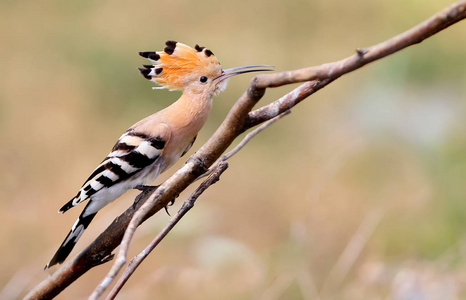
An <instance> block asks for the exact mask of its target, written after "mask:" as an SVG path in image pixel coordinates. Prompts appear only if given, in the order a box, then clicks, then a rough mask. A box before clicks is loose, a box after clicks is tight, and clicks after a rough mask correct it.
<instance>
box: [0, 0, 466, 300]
mask: <svg viewBox="0 0 466 300" xmlns="http://www.w3.org/2000/svg"><path fill="white" fill-rule="evenodd" d="M450 3H452V2H451V1H447V0H432V1H425V0H380V1H371V0H354V1H343V0H312V1H311V0H293V1H284V0H281V1H280V0H268V1H263V0H258V1H208V0H199V1H186V0H180V1H168V0H160V1H121V0H114V1H106V0H104V1H88V0H84V1H56V0H46V1H31V0H25V1H12V0H2V1H1V2H0V36H1V40H0V62H1V72H0V141H1V145H2V146H1V147H0V166H1V169H2V171H1V173H0V228H1V230H0V245H1V247H0V254H1V259H0V270H1V272H0V298H1V299H16V298H21V297H22V296H24V295H25V293H26V292H27V291H28V290H30V289H31V288H32V287H33V286H35V285H36V284H37V283H39V282H40V281H41V280H43V279H44V278H46V277H47V276H48V273H47V272H45V271H43V267H44V265H45V264H46V263H47V262H48V260H49V259H50V257H51V256H52V255H53V253H54V251H55V250H56V248H57V247H58V246H59V245H60V243H61V242H62V240H63V238H64V237H65V235H66V234H67V232H68V230H69V228H70V227H71V225H72V224H73V223H74V221H75V218H76V217H77V216H78V214H79V213H80V211H81V209H82V208H76V209H73V210H71V211H69V212H67V213H66V214H65V215H59V214H57V213H56V211H57V210H58V208H59V207H61V205H62V204H64V203H65V202H66V201H68V200H69V199H71V197H72V196H74V194H75V193H76V192H77V190H78V189H79V187H80V186H81V184H82V183H83V181H84V180H85V179H86V178H87V176H88V175H89V173H90V172H91V171H92V170H93V169H94V167H95V166H96V165H97V164H98V163H99V162H100V161H101V159H103V158H104V157H105V156H106V154H107V153H108V151H109V150H110V149H111V147H112V146H113V143H114V142H115V141H116V140H117V138H118V137H119V136H120V134H121V133H122V132H123V131H125V130H126V129H127V128H128V127H129V126H130V125H132V124H133V123H135V122H136V121H138V120H139V119H142V118H143V117H146V116H147V115H149V114H151V113H153V112H155V111H157V110H160V109H162V108H163V107H166V106H168V105H169V104H170V103H172V102H173V101H174V100H176V99H177V97H179V95H180V93H179V92H169V91H153V90H152V89H151V87H152V84H151V83H150V82H148V81H147V80H145V79H144V78H143V77H141V76H140V75H139V73H138V70H137V67H138V66H140V65H141V64H143V63H146V61H145V60H144V59H142V58H141V57H139V55H138V52H139V51H145V50H161V49H163V47H164V42H165V41H166V40H168V39H171V40H177V41H181V42H183V43H186V44H189V45H192V46H194V44H196V43H197V44H200V45H203V46H207V47H209V48H210V49H212V50H213V52H214V53H215V54H216V56H217V57H218V59H219V60H220V61H221V63H222V65H223V66H224V67H226V68H227V67H233V66H240V65H246V64H273V65H275V66H276V70H277V71H283V70H290V69H295V68H300V67H306V66H312V65H318V64H322V63H325V62H331V61H334V60H338V59H341V58H344V57H347V56H349V55H352V54H353V53H354V49H355V48H359V47H365V46H370V45H373V44H376V43H378V42H381V41H384V40H386V39H388V38H390V37H392V36H394V35H396V34H398V33H401V32H402V31H404V30H406V29H408V28H410V27H411V26H413V25H415V24H417V23H419V22H421V21H423V20H424V19H426V18H428V17H430V16H431V15H432V14H434V13H435V12H437V11H438V10H440V9H442V8H444V7H445V6H447V5H448V4H450ZM250 78H251V75H244V76H243V77H241V78H240V77H237V78H235V79H233V80H231V82H230V84H229V88H228V89H227V90H226V92H224V93H223V94H221V95H220V96H218V97H217V98H216V99H215V105H214V108H213V111H212V113H211V117H210V119H209V121H208V123H207V125H206V126H205V128H204V129H203V131H202V132H201V134H200V135H199V137H198V139H197V142H196V144H195V146H194V147H193V149H192V150H191V151H190V153H191V154H192V153H194V151H195V150H196V148H198V147H200V145H202V143H203V142H205V141H206V140H207V139H208V137H209V136H210V135H211V134H212V133H213V132H214V130H215V129H216V128H217V126H218V125H219V124H220V123H221V121H222V120H223V118H224V116H225V115H226V114H227V112H228V110H229V108H230V107H231V106H232V104H233V103H234V101H235V100H236V99H237V98H238V97H239V96H240V95H241V93H242V91H243V90H244V89H245V87H246V86H247V83H248V80H249V79H250ZM293 87H294V86H293ZM293 87H291V86H290V87H283V88H279V89H273V90H269V91H267V94H266V96H265V97H264V99H263V100H262V101H261V104H265V103H268V102H270V101H273V100H275V99H277V98H278V97H280V96H281V95H283V94H284V93H286V92H287V91H289V90H290V89H291V88H293ZM465 96H466V23H465V22H462V23H459V24H457V25H454V26H453V27H452V28H449V29H447V30H446V31H444V32H441V33H440V34H438V35H436V36H434V37H432V38H430V39H428V40H427V41H425V42H423V43H421V44H419V45H416V46H414V47H411V48H409V49H406V50H404V51H402V52H400V53H397V54H395V55H392V56H390V57H387V58H385V59H383V60H381V61H379V62H376V63H372V64H370V65H368V66H366V67H364V68H363V69H361V70H358V71H356V72H353V73H351V74H349V75H346V76H344V77H343V78H341V79H339V80H337V81H336V82H334V83H332V84H331V85H330V86H328V87H327V88H325V89H324V90H322V91H319V92H318V93H317V94H315V95H313V96H312V97H311V98H309V99H308V100H306V101H305V102H303V103H302V104H300V105H299V106H298V107H296V108H295V109H294V110H293V113H292V114H291V115H290V116H287V117H286V118H285V119H283V120H281V121H280V122H279V123H277V124H275V125H273V126H272V127H270V128H269V129H267V130H266V131H265V132H263V133H261V134H260V135H259V136H257V137H256V138H255V139H254V140H253V141H252V142H251V143H250V144H249V145H248V146H247V147H246V148H244V149H243V150H242V151H241V152H240V153H239V154H237V155H236V156H235V157H233V158H232V159H231V160H230V163H231V165H230V168H229V170H228V171H227V172H226V173H225V174H224V175H223V176H222V179H221V181H220V182H219V183H217V184H216V185H215V186H213V187H211V188H210V189H209V190H208V191H207V192H206V193H205V194H204V195H203V196H202V198H201V199H199V201H198V203H197V204H196V206H195V208H194V209H193V210H192V211H191V212H190V213H189V214H188V215H187V216H186V217H185V218H184V220H183V221H182V222H181V224H180V225H179V226H178V227H177V228H176V229H175V230H174V231H173V232H172V233H171V234H170V235H169V237H168V238H167V239H165V240H164V242H163V243H162V244H161V245H160V246H159V247H158V248H157V249H156V250H155V251H154V252H153V254H152V255H151V256H150V257H149V258H148V259H147V260H146V262H145V263H144V264H143V266H142V267H141V268H140V269H139V270H138V271H137V273H136V274H135V276H134V277H132V278H131V279H130V281H129V282H128V283H127V286H125V288H124V290H123V291H122V292H121V294H120V296H119V299H225V300H227V299H257V300H269V299H270V300H273V299H322V300H325V299H464V298H466V288H465V285H466V184H465V178H466V135H465V132H466V118H465V116H466V104H465V103H466V102H465ZM183 162H184V160H182V161H180V162H179V164H178V166H179V165H181V164H182V163H183ZM174 170H175V169H174V168H173V169H172V171H170V172H168V173H172V172H173V171H174ZM168 175H169V174H168ZM164 178H166V176H165V177H164ZM160 180H161V179H159V180H158V182H160ZM193 189H194V187H191V188H190V189H189V190H188V191H186V192H185V193H183V194H182V195H181V196H180V198H179V199H178V200H177V203H176V205H175V206H174V207H172V208H170V211H171V212H175V211H176V209H177V208H178V207H179V205H180V204H181V203H182V201H183V200H185V199H186V198H187V196H188V195H189V194H190V191H193ZM135 195H136V192H134V191H132V192H129V193H127V194H126V195H125V196H124V197H122V198H121V199H120V200H119V201H117V202H115V203H113V204H112V205H109V206H108V207H106V208H105V209H104V210H103V212H101V213H99V215H98V217H97V218H96V219H95V221H94V222H93V223H92V225H91V226H90V228H89V229H88V230H87V231H86V233H85V234H84V236H83V238H82V239H81V240H80V242H79V243H78V245H77V247H76V249H75V251H74V252H73V254H76V253H77V251H78V250H81V249H83V248H84V247H85V246H86V245H87V244H88V243H89V242H91V241H92V240H93V239H94V238H95V237H96V236H97V235H98V234H99V233H100V232H101V231H102V230H103V229H104V228H105V227H106V226H107V225H108V224H109V223H110V222H111V221H112V220H113V218H114V217H115V216H117V215H118V214H119V213H121V212H122V211H123V210H124V209H125V208H127V207H128V206H129V205H131V204H132V201H133V199H134V197H135ZM169 218H170V217H169V216H167V215H166V214H165V213H159V214H158V215H156V216H155V217H154V218H152V219H151V220H149V221H148V222H146V223H145V224H144V225H143V226H142V227H141V228H140V230H139V231H138V232H137V235H136V238H135V240H134V243H133V244H132V246H131V253H130V254H131V255H135V254H137V253H138V251H140V250H141V249H142V248H143V247H144V246H145V245H146V244H147V243H148V242H149V241H150V240H151V239H152V237H153V236H155V235H156V234H157V232H158V231H159V230H160V229H161V228H162V226H163V225H164V224H166V223H167V221H168V220H169ZM109 267H110V264H107V265H103V266H101V267H99V268H95V269H93V270H92V271H90V272H89V273H87V274H86V275H85V276H83V277H82V278H81V279H79V280H78V281H77V282H75V283H74V284H73V285H72V286H70V287H69V288H68V289H66V290H65V291H64V292H63V293H62V294H61V295H59V296H58V297H57V299H85V298H86V297H87V296H89V294H90V292H91V291H92V290H93V289H94V287H95V286H96V285H97V284H98V282H99V281H100V280H101V279H102V278H103V276H104V274H105V273H106V272H107V271H108V269H109Z"/></svg>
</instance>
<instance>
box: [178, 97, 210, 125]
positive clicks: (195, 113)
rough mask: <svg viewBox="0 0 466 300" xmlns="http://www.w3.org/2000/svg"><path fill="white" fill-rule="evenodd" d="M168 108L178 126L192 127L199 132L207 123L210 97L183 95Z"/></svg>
mask: <svg viewBox="0 0 466 300" xmlns="http://www.w3.org/2000/svg"><path fill="white" fill-rule="evenodd" d="M170 108H172V109H170V111H172V112H173V115H172V117H173V118H174V120H173V121H175V122H177V123H178V125H179V126H181V127H182V126H194V127H198V128H199V130H200V128H201V127H202V126H203V125H204V124H205V122H206V121H207V117H208V116H209V113H210V109H211V108H212V97H206V96H203V95H192V94H190V93H183V94H182V95H181V97H180V99H178V100H177V101H176V102H175V103H173V104H172V105H171V106H170Z"/></svg>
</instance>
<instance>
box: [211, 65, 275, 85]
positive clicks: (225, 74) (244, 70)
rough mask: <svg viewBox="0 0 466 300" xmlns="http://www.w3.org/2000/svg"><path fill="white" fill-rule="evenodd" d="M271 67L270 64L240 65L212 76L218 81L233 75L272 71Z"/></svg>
mask: <svg viewBox="0 0 466 300" xmlns="http://www.w3.org/2000/svg"><path fill="white" fill-rule="evenodd" d="M273 68H274V66H270V65H250V66H242V67H236V68H230V69H225V70H223V71H222V74H221V75H220V76H218V77H216V78H214V80H218V81H219V82H220V81H223V80H225V79H228V78H230V77H232V76H235V75H239V74H244V73H251V72H264V71H273Z"/></svg>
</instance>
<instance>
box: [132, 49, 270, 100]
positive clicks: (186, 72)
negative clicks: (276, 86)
mask: <svg viewBox="0 0 466 300" xmlns="http://www.w3.org/2000/svg"><path fill="white" fill-rule="evenodd" d="M165 45H166V47H165V49H164V50H163V51H157V52H154V51H148V52H139V55H141V56H142V57H145V58H147V59H149V60H150V61H151V62H152V63H153V65H144V68H139V71H140V72H141V74H142V75H143V76H144V77H145V78H147V79H149V80H150V81H153V82H155V83H157V84H159V85H160V88H167V89H169V90H182V91H183V92H188V93H191V94H198V95H204V96H207V97H212V96H214V95H216V94H218V93H219V92H221V91H223V90H224V89H225V87H226V85H227V79H228V78H230V77H231V76H234V75H238V74H243V73H249V72H258V71H271V70H272V66H267V65H252V66H244V67H237V68H231V69H226V70H223V69H222V66H221V65H220V63H219V61H218V60H217V58H216V57H215V55H214V54H213V53H212V51H210V50H209V49H207V48H205V47H200V46H199V45H196V46H195V47H194V48H191V47H189V46H187V45H185V44H182V43H179V42H175V41H167V42H166V43H165Z"/></svg>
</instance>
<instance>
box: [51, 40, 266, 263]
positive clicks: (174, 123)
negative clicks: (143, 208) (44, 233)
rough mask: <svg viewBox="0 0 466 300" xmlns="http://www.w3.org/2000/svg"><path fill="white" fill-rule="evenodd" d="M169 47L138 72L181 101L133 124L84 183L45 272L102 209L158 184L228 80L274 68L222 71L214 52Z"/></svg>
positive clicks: (62, 257) (169, 44)
mask: <svg viewBox="0 0 466 300" xmlns="http://www.w3.org/2000/svg"><path fill="white" fill-rule="evenodd" d="M165 45H166V47H165V48H164V50H163V51H157V52H154V51H150V52H139V55H141V56H142V57H144V58H147V59H149V60H150V61H151V62H152V64H151V65H144V68H139V71H140V72H141V74H142V75H143V76H144V77H145V78H147V79H149V80H150V81H153V82H155V83H157V84H159V85H160V87H157V88H167V89H169V90H181V91H182V95H181V97H180V98H179V99H178V100H177V101H176V102H174V103H173V104H172V105H170V106H168V107H167V108H165V109H163V110H161V111H159V112H157V113H155V114H153V115H151V116H149V117H147V118H145V119H143V120H141V121H139V122H137V123H136V124H134V125H133V126H131V127H130V128H129V129H128V130H127V131H126V132H125V133H124V134H123V135H122V136H121V137H120V138H119V139H118V141H117V142H116V144H115V146H114V147H113V148H112V151H111V152H110V154H109V155H108V156H107V157H106V158H105V159H104V160H103V161H102V162H101V163H100V165H98V166H97V168H96V169H95V170H94V171H93V172H92V174H91V175H90V176H89V178H88V179H87V180H86V181H85V182H84V184H83V186H82V187H81V189H80V190H79V191H78V194H77V195H76V196H75V197H74V198H73V199H71V200H70V201H69V202H68V203H66V204H65V205H64V206H63V207H62V208H60V210H59V211H58V212H59V213H64V212H66V211H67V210H69V209H70V208H72V207H74V206H76V205H78V204H79V203H81V202H83V201H85V200H89V202H88V203H87V205H86V207H85V208H84V210H83V212H82V213H81V215H80V216H79V217H78V219H77V220H76V222H75V223H74V225H73V227H72V228H71V231H70V232H69V233H68V235H67V236H66V238H65V240H64V241H63V243H62V244H61V246H60V248H58V250H57V252H56V253H55V255H54V256H53V258H52V259H51V260H50V262H49V263H48V264H47V265H46V266H45V269H47V268H49V267H51V266H53V265H55V264H57V263H58V264H61V263H62V262H63V261H65V259H66V258H67V257H68V255H69V254H70V252H71V250H72V249H73V247H74V246H75V244H76V242H77V241H78V239H79V238H80V237H81V235H82V234H83V232H84V230H85V229H86V228H87V227H88V226H89V223H90V222H91V221H92V219H93V218H94V217H95V215H96V214H97V212H98V211H99V210H100V209H102V208H103V207H104V206H106V205H107V204H109V203H110V202H112V201H114V200H115V199H117V198H118V197H120V196H121V195H122V194H123V193H125V192H126V191H127V190H129V189H133V188H141V187H144V186H145V184H147V183H150V182H152V181H154V180H155V179H156V178H157V176H158V175H159V174H160V173H162V172H164V171H165V170H167V169H168V168H169V167H171V166H172V165H173V164H174V163H175V162H176V161H177V160H178V159H179V158H180V157H182V156H183V155H184V154H185V153H186V152H187V151H188V150H189V149H190V148H191V146H192V145H193V143H194V141H195V139H196V136H197V133H198V132H199V130H200V129H201V128H202V127H203V126H204V124H205V122H206V120H207V117H208V115H209V112H210V109H211V107H212V97H213V96H215V95H217V94H218V93H220V92H221V91H223V90H224V89H225V88H226V85H227V79H228V78H230V77H232V76H234V75H238V74H243V73H249V72H258V71H271V70H272V66H268V65H250V66H244V67H237V68H231V69H226V70H222V67H221V65H220V63H219V62H218V60H217V58H216V57H215V56H214V54H213V53H212V51H210V50H209V49H206V48H205V47H200V46H198V45H196V46H195V47H194V48H191V47H189V46H187V45H184V44H182V43H178V42H175V41H167V42H166V43H165Z"/></svg>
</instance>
